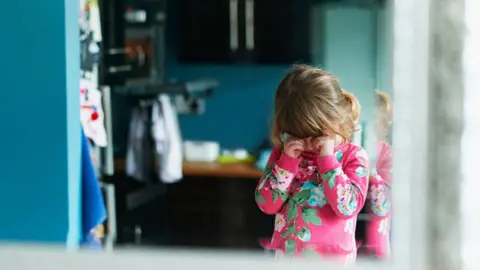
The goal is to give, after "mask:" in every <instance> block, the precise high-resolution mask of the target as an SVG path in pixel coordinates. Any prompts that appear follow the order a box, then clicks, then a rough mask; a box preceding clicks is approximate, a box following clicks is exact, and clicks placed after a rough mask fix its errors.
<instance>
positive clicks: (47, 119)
mask: <svg viewBox="0 0 480 270" xmlns="http://www.w3.org/2000/svg"><path fill="white" fill-rule="evenodd" d="M26 7H28V8H26ZM3 8H4V9H5V10H8V12H5V13H4V14H3V15H2V16H1V17H0V34H1V36H2V37H3V41H2V42H1V43H0V51H2V52H3V54H2V65H1V66H0V74H1V75H0V78H1V82H2V91H0V99H1V100H2V106H0V115H2V117H1V118H0V125H1V126H2V127H3V130H2V132H0V141H1V142H2V147H1V148H2V150H1V151H0V164H1V165H0V171H1V185H0V240H7V241H35V242H36V241H41V242H54V243H63V244H64V243H65V242H67V243H68V244H69V246H70V247H74V246H75V245H76V243H77V242H78V239H79V229H80V225H79V213H80V211H79V210H80V207H79V194H80V179H79V178H80V159H79V157H80V123H79V119H80V118H79V110H78V106H79V105H78V104H79V94H78V85H79V84H78V77H79V67H80V64H79V48H78V47H79V41H78V38H79V37H78V21H77V16H78V4H77V2H75V1H70V0H44V1H29V0H28V1H27V0H18V1H9V2H8V3H5V4H4V6H3Z"/></svg>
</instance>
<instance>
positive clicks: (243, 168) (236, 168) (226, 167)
mask: <svg viewBox="0 0 480 270" xmlns="http://www.w3.org/2000/svg"><path fill="white" fill-rule="evenodd" d="M115 170H116V171H121V172H123V171H125V160H124V159H122V158H117V159H115ZM262 174H263V172H262V171H261V170H258V169H257V168H255V167H254V165H253V164H251V163H231V164H223V163H217V162H191V161H184V162H183V175H184V176H204V177H209V176H211V177H222V178H251V179H255V180H258V179H259V178H260V177H261V176H262Z"/></svg>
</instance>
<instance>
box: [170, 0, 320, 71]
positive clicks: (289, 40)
mask: <svg viewBox="0 0 480 270" xmlns="http://www.w3.org/2000/svg"><path fill="white" fill-rule="evenodd" d="M177 3H178V6H177V12H178V24H179V25H180V27H179V28H178V31H179V34H178V35H177V38H178V43H179V46H178V58H179V60H180V61H181V62H205V63H212V62H214V63H215V62H217V63H218V62H220V63H222V62H223V63H225V62H227V63H228V62H230V63H249V64H291V63H294V62H302V63H309V62H310V61H311V42H310V39H311V32H312V31H311V6H312V4H311V1H310V0H205V1H198V0H180V1H179V2H177Z"/></svg>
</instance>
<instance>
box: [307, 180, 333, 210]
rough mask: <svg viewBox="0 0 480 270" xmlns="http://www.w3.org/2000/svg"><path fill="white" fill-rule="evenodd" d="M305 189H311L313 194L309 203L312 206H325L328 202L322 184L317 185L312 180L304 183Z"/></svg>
mask: <svg viewBox="0 0 480 270" xmlns="http://www.w3.org/2000/svg"><path fill="white" fill-rule="evenodd" d="M301 189H303V190H310V192H311V195H310V198H309V199H308V201H307V203H308V205H310V206H312V207H324V206H325V205H326V204H327V198H326V197H325V191H324V188H323V185H322V184H318V185H315V184H314V183H312V182H311V181H308V182H305V183H303V184H302V188H301Z"/></svg>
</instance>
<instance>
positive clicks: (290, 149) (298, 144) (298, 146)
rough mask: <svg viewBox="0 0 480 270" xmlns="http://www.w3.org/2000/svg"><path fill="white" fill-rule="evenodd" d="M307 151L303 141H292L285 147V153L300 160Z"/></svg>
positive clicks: (286, 143) (287, 142)
mask: <svg viewBox="0 0 480 270" xmlns="http://www.w3.org/2000/svg"><path fill="white" fill-rule="evenodd" d="M304 149H305V143H304V142H303V140H294V139H290V140H287V141H286V142H285V144H284V145H283V152H284V153H285V154H287V155H288V156H290V157H293V158H298V157H300V154H301V153H302V152H303V151H304Z"/></svg>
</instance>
